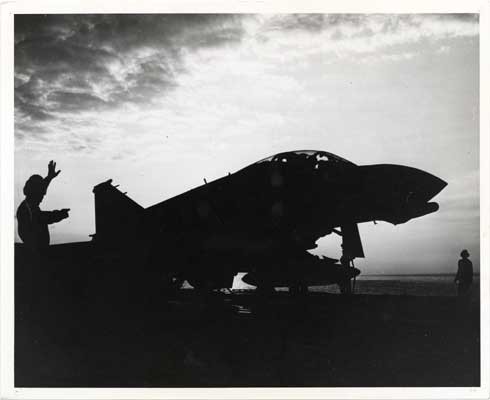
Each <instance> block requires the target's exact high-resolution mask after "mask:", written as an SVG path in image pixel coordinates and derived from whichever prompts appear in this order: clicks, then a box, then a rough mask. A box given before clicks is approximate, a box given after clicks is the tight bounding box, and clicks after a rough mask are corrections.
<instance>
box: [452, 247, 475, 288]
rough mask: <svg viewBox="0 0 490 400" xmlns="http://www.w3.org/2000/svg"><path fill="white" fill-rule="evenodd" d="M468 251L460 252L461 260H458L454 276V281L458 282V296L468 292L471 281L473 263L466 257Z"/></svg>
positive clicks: (468, 254)
mask: <svg viewBox="0 0 490 400" xmlns="http://www.w3.org/2000/svg"><path fill="white" fill-rule="evenodd" d="M469 256H470V253H468V250H466V249H465V250H463V251H462V252H461V260H459V261H458V272H457V273H456V277H455V278H454V282H455V283H457V284H458V296H463V295H466V294H468V293H469V291H470V287H471V284H472V282H473V264H472V263H471V261H470V260H469V259H468V257H469Z"/></svg>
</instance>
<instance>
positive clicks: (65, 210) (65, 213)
mask: <svg viewBox="0 0 490 400" xmlns="http://www.w3.org/2000/svg"><path fill="white" fill-rule="evenodd" d="M68 211H70V209H69V208H62V209H61V210H60V217H61V218H62V219H65V218H68V217H69V215H68Z"/></svg>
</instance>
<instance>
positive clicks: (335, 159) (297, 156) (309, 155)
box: [255, 150, 355, 168]
mask: <svg viewBox="0 0 490 400" xmlns="http://www.w3.org/2000/svg"><path fill="white" fill-rule="evenodd" d="M266 162H278V163H297V162H305V163H306V162H307V163H310V164H313V165H315V168H317V167H318V164H319V163H321V162H327V163H339V164H349V165H355V164H354V163H352V162H350V161H348V160H346V159H345V158H342V157H339V156H336V155H335V154H332V153H328V152H326V151H317V150H297V151H288V152H285V153H279V154H275V155H273V156H270V157H267V158H264V159H262V160H260V161H257V162H256V163H255V164H261V163H266Z"/></svg>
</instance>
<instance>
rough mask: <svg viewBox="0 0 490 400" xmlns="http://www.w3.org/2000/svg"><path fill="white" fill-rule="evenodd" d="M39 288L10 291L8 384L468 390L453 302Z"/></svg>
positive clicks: (473, 346) (472, 336)
mask: <svg viewBox="0 0 490 400" xmlns="http://www.w3.org/2000/svg"><path fill="white" fill-rule="evenodd" d="M18 276H19V274H18ZM84 276H86V277H87V276H88V277H90V279H92V282H95V281H97V279H98V275H97V274H95V273H93V274H92V275H91V271H85V274H84ZM46 279H48V280H45V281H44V282H36V285H34V286H35V289H33V290H32V289H31V290H28V289H27V286H25V285H23V284H22V282H21V279H20V278H19V279H18V280H17V282H16V285H17V291H16V333H15V340H16V344H15V385H16V386H18V387H199V386H203V387H225V386H229V387H243V386H285V387H287V386H300V387H301V386H326V387H332V386H351V387H359V386H365V387H367V386H479V384H480V382H479V375H480V355H479V353H480V349H479V309H478V306H477V304H472V305H465V304H461V302H460V301H458V300H460V299H458V298H455V297H452V298H451V297H410V296H384V295H383V296H381V295H380V296H368V295H356V296H354V297H352V298H345V297H342V296H340V295H333V294H320V293H312V294H310V295H309V296H308V297H306V298H304V299H298V298H291V297H289V296H288V294H287V293H278V294H277V295H276V296H274V297H273V298H270V299H261V298H258V297H257V296H255V295H254V294H251V293H241V294H235V295H216V296H213V297H207V298H206V297H202V296H198V295H197V294H196V293H195V292H194V291H191V290H185V291H182V292H181V293H180V294H178V295H177V296H175V297H173V298H163V297H162V298H157V297H156V296H155V295H152V296H147V295H148V293H146V294H145V293H143V292H138V291H133V290H131V288H130V287H131V286H129V288H127V290H119V291H117V293H116V292H114V291H112V288H111V287H110V286H109V284H107V280H105V281H101V282H99V286H98V287H96V288H94V287H90V285H89V286H87V285H85V284H84V283H83V282H84V281H80V282H78V283H77V281H76V280H74V279H73V276H72V279H71V284H70V285H66V284H64V283H63V278H62V277H61V278H60V276H58V277H57V278H53V277H51V278H49V277H48V278H46ZM49 279H52V280H51V281H49ZM104 282H106V283H104ZM29 299H31V300H29Z"/></svg>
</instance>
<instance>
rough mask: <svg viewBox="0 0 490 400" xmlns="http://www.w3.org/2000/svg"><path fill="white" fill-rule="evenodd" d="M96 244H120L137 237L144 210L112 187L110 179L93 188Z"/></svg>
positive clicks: (115, 187)
mask: <svg viewBox="0 0 490 400" xmlns="http://www.w3.org/2000/svg"><path fill="white" fill-rule="evenodd" d="M93 193H94V197H95V235H93V237H94V239H95V240H96V241H97V242H103V243H116V242H117V243H121V242H124V241H127V240H128V239H130V238H133V237H135V236H137V235H138V231H139V228H140V227H139V225H140V223H141V221H142V217H143V211H144V208H143V207H142V206H140V205H139V204H138V203H136V202H135V201H134V200H132V199H130V198H129V197H128V196H126V194H125V193H122V192H121V191H120V190H118V189H117V186H114V185H112V179H109V180H107V181H105V182H102V183H100V184H98V185H96V186H94V188H93Z"/></svg>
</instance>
